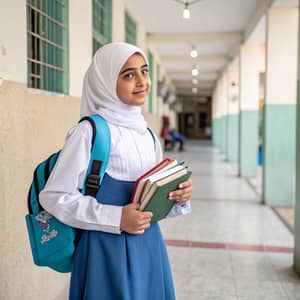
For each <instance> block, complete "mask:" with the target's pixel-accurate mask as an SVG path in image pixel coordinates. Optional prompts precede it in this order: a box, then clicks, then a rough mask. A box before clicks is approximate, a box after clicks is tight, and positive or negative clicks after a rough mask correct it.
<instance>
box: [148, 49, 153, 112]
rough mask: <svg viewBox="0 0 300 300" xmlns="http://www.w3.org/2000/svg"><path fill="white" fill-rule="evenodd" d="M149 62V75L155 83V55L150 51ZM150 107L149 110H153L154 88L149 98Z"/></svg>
mask: <svg viewBox="0 0 300 300" xmlns="http://www.w3.org/2000/svg"><path fill="white" fill-rule="evenodd" d="M148 62H149V76H150V80H151V82H152V83H153V55H152V53H151V52H149V51H148ZM148 109H149V112H152V111H153V93H152V88H151V90H150V94H149V99H148Z"/></svg>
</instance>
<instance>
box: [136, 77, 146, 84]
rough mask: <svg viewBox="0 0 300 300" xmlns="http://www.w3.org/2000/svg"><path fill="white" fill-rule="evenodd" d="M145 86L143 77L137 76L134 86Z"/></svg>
mask: <svg viewBox="0 0 300 300" xmlns="http://www.w3.org/2000/svg"><path fill="white" fill-rule="evenodd" d="M144 84H145V79H144V77H143V76H141V75H139V76H137V81H136V85H137V86H144Z"/></svg>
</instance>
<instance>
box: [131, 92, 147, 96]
mask: <svg viewBox="0 0 300 300" xmlns="http://www.w3.org/2000/svg"><path fill="white" fill-rule="evenodd" d="M133 94H134V95H136V96H145V94H146V91H138V92H133Z"/></svg>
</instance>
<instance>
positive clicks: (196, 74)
mask: <svg viewBox="0 0 300 300" xmlns="http://www.w3.org/2000/svg"><path fill="white" fill-rule="evenodd" d="M198 74H199V71H198V69H197V68H196V67H195V66H193V68H192V75H193V76H198Z"/></svg>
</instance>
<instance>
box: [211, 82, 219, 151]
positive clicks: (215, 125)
mask: <svg viewBox="0 0 300 300" xmlns="http://www.w3.org/2000/svg"><path fill="white" fill-rule="evenodd" d="M217 94H218V92H217V87H216V88H215V90H214V92H213V97H212V143H213V145H214V146H215V147H216V146H217V144H218V114H217V105H218V99H217V98H218V95H217Z"/></svg>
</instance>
